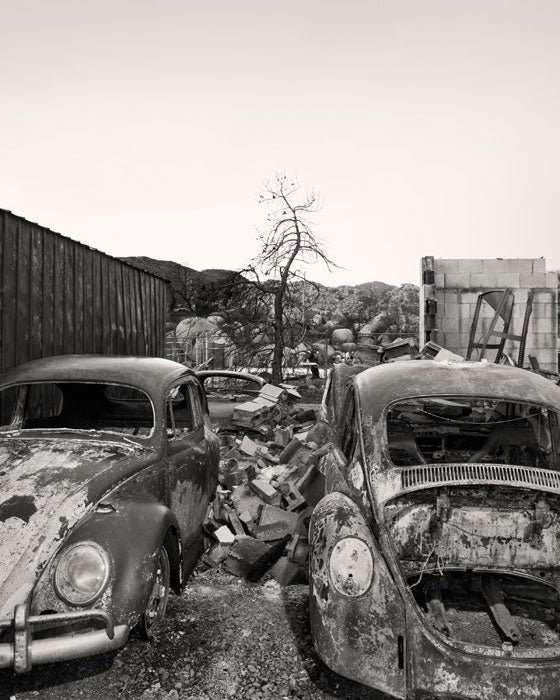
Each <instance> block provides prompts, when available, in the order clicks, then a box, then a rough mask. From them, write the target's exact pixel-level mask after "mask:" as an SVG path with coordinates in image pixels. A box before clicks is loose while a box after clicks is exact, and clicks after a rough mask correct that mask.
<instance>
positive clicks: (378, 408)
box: [354, 360, 560, 421]
mask: <svg viewBox="0 0 560 700" xmlns="http://www.w3.org/2000/svg"><path fill="white" fill-rule="evenodd" d="M354 383H355V386H356V388H357V391H358V394H359V397H360V405H361V409H362V415H363V418H364V419H366V418H367V417H369V418H370V419H372V420H374V421H375V420H378V418H379V416H380V415H381V413H382V412H383V410H384V408H385V406H387V404H390V403H392V402H393V401H397V400H398V399H405V398H414V397H421V396H465V397H466V396H484V397H489V398H490V397H495V398H498V399H503V400H508V399H509V400H514V401H527V402H534V403H540V404H547V405H553V406H556V407H557V408H560V387H558V386H556V384H554V382H552V381H550V380H549V379H545V378H544V377H542V376H540V375H538V374H535V373H534V372H529V371H528V370H525V369H520V368H518V367H509V366H507V365H499V364H493V363H486V362H435V361H433V360H408V361H402V362H392V363H387V364H384V365H378V366H376V367H371V368H370V369H367V370H365V371H364V372H361V373H360V374H358V375H356V377H355V379H354Z"/></svg>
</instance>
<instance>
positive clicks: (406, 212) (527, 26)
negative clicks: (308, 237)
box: [0, 0, 560, 284]
mask: <svg viewBox="0 0 560 700" xmlns="http://www.w3.org/2000/svg"><path fill="white" fill-rule="evenodd" d="M0 26H1V29H2V31H1V41H0V78H1V82H0V85H1V88H0V208H4V209H9V210H11V211H13V212H14V213H16V214H19V215H21V216H24V217H25V218H27V219H30V220H31V221H37V222H39V223H41V224H43V225H45V226H48V227H49V228H51V229H53V230H55V231H58V232H60V233H64V234H65V235H68V236H70V237H72V238H74V239H76V240H79V241H82V242H83V243H87V244H89V245H91V246H93V247H95V248H99V249H101V250H103V251H105V252H107V253H109V254H112V255H148V256H151V257H154V258H159V259H164V260H166V259H167V260H175V261H177V262H180V263H183V264H188V265H190V266H191V267H194V268H196V269H204V268H216V267H220V268H237V267H241V266H243V265H244V264H245V263H246V262H247V261H248V260H249V258H251V257H252V255H253V254H254V253H255V251H256V245H257V240H256V228H257V227H258V226H259V225H262V224H263V223H264V212H263V211H261V207H259V205H258V202H257V197H258V193H259V187H260V185H261V183H262V182H263V180H264V179H265V178H266V177H267V176H270V175H271V174H273V173H274V171H276V170H286V171H288V172H289V173H295V174H297V176H298V177H299V180H300V181H301V182H302V183H303V184H304V185H306V186H307V187H309V188H315V189H316V190H317V191H318V192H319V193H320V196H321V201H322V208H321V211H320V213H319V215H318V217H317V227H316V231H317V233H318V234H319V235H320V236H321V237H322V239H323V240H324V242H325V245H326V247H327V249H328V251H329V253H330V255H331V257H332V258H334V259H335V260H336V261H337V262H338V264H339V265H340V266H341V268H342V269H340V270H337V271H334V272H333V273H332V274H328V273H327V272H326V271H324V270H322V269H313V270H312V271H310V273H309V274H310V276H312V277H314V278H315V279H318V280H319V281H322V282H325V283H327V284H355V283H359V282H365V281H371V280H381V281H385V282H390V283H402V282H406V281H408V282H415V283H418V281H419V260H420V258H421V257H422V256H423V255H435V256H436V257H453V258H455V257H540V256H545V257H546V258H547V267H548V268H549V269H556V268H560V235H559V229H560V226H559V224H560V207H559V203H560V197H559V185H560V41H559V36H560V3H559V2H557V1H555V0H551V1H550V2H544V1H539V0H527V1H526V2H516V1H515V0H505V1H503V2H499V1H497V0H481V1H479V0H463V1H459V0H441V1H440V2H432V1H428V0H409V1H408V2H407V1H405V0H387V1H386V2H377V1H375V0H340V1H338V2H334V1H332V0H297V1H292V0H282V2H272V1H271V0H222V1H212V0H197V1H196V2H195V1H194V0H192V1H191V0H157V1H155V0H150V1H149V2H148V1H147V0H118V1H115V0H110V1H109V0H94V1H93V0H92V1H91V2H86V1H85V0H82V1H81V2H77V1H76V0H65V1H62V0H32V1H29V0H17V2H15V1H14V2H9V1H8V0H4V1H3V2H1V4H0Z"/></svg>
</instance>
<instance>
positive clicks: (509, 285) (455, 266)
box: [420, 256, 558, 372]
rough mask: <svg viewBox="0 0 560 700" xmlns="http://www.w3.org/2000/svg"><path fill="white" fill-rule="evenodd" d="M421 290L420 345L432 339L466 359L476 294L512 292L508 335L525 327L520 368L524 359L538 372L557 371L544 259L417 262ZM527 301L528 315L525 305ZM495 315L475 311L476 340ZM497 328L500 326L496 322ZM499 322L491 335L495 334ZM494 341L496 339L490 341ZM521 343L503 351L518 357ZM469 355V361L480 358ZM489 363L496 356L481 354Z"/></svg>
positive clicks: (554, 285)
mask: <svg viewBox="0 0 560 700" xmlns="http://www.w3.org/2000/svg"><path fill="white" fill-rule="evenodd" d="M421 272H422V284H421V286H420V342H421V344H422V343H423V342H425V341H427V340H432V341H433V342H436V343H437V344H438V345H442V346H444V347H445V348H447V349H448V350H451V351H452V352H455V353H457V354H459V355H462V356H466V353H467V348H468V345H469V337H470V333H471V327H472V324H473V319H474V317H475V311H476V307H477V300H478V298H479V295H480V294H482V293H484V292H489V291H490V290H498V291H500V290H504V291H505V290H511V292H512V294H513V311H512V318H511V324H510V328H509V332H508V335H514V336H515V335H520V334H521V332H522V328H523V323H524V321H525V322H526V324H527V339H526V345H525V353H524V361H523V366H526V367H528V366H529V355H532V356H533V357H535V358H536V359H537V361H538V364H539V366H540V368H541V369H546V370H549V371H552V372H557V371H558V276H557V274H556V273H555V272H547V271H546V261H545V259H544V258H533V259H530V258H528V259H519V258H515V259H506V258H503V259H502V258H497V259H438V258H434V257H432V256H427V257H424V258H422V270H421ZM528 300H530V315H529V313H528V309H527V304H528ZM494 315H495V311H494V309H492V308H491V307H490V306H489V305H488V304H486V303H483V304H481V306H480V314H479V319H478V324H477V326H476V336H477V337H478V338H480V337H482V336H483V334H484V332H485V331H487V330H488V329H491V324H492V319H493V318H494ZM500 323H501V321H500ZM500 323H498V324H497V325H496V326H495V330H496V331H499V330H500ZM493 342H495V340H494V341H493ZM519 346H520V343H519V341H517V340H513V339H510V338H508V339H507V340H506V341H505V347H504V352H505V353H507V354H508V355H510V356H511V357H513V358H514V359H515V358H516V357H517V354H518V351H519ZM479 354H480V350H476V349H475V350H474V351H473V352H472V354H471V358H470V359H472V360H476V359H479V357H478V355H479ZM485 357H486V358H487V359H488V361H489V362H492V361H493V359H494V357H495V352H494V355H493V354H492V352H491V351H490V350H488V352H487V353H486V354H485Z"/></svg>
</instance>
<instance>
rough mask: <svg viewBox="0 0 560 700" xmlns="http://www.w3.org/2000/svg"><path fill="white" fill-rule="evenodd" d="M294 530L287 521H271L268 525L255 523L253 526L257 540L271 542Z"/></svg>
mask: <svg viewBox="0 0 560 700" xmlns="http://www.w3.org/2000/svg"><path fill="white" fill-rule="evenodd" d="M292 531H293V530H292V528H291V527H290V526H289V525H288V524H287V523H285V522H283V523H269V524H268V525H255V527H254V528H253V536H254V537H255V538H256V539H257V540H262V541H263V542H270V541H272V540H280V539H282V537H285V536H286V535H291V534H292Z"/></svg>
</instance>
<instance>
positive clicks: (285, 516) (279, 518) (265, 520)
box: [259, 505, 299, 532]
mask: <svg viewBox="0 0 560 700" xmlns="http://www.w3.org/2000/svg"><path fill="white" fill-rule="evenodd" d="M298 517H299V516H298V514H297V513H292V512H290V511H287V510H284V509H283V508H277V507H276V506H269V505H266V506H263V509H262V510H261V516H260V518H259V527H260V526H262V525H271V524H274V523H276V524H282V525H285V526H286V527H287V528H289V529H290V530H291V531H292V532H293V531H294V530H295V528H296V526H297V521H298Z"/></svg>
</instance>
